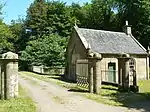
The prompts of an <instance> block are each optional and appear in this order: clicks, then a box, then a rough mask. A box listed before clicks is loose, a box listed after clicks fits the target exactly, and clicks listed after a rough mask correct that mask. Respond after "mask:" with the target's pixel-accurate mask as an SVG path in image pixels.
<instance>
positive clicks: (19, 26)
mask: <svg viewBox="0 0 150 112" xmlns="http://www.w3.org/2000/svg"><path fill="white" fill-rule="evenodd" d="M9 28H10V30H11V32H12V37H13V39H12V40H11V41H12V42H13V45H14V49H15V52H16V53H20V51H22V50H24V49H25V47H26V45H27V44H26V43H27V42H28V37H29V36H28V34H27V33H26V29H25V26H24V20H23V19H21V18H19V19H18V20H12V21H11V25H9Z"/></svg>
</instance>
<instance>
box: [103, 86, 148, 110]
mask: <svg viewBox="0 0 150 112" xmlns="http://www.w3.org/2000/svg"><path fill="white" fill-rule="evenodd" d="M102 91H103V92H102V93H101V94H100V95H101V96H102V97H105V98H107V97H108V98H109V100H112V101H114V102H118V103H119V104H121V106H123V107H127V108H128V109H136V110H139V111H140V112H150V92H147V93H146V92H145V93H134V92H120V91H118V90H117V88H115V87H113V86H111V87H109V86H106V87H105V86H104V87H102Z"/></svg>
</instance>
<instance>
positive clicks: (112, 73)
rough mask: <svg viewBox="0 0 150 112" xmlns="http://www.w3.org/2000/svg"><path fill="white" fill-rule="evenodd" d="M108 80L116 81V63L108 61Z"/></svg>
mask: <svg viewBox="0 0 150 112" xmlns="http://www.w3.org/2000/svg"><path fill="white" fill-rule="evenodd" d="M108 82H116V63H111V62H110V63H108Z"/></svg>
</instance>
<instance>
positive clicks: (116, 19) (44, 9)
mask: <svg viewBox="0 0 150 112" xmlns="http://www.w3.org/2000/svg"><path fill="white" fill-rule="evenodd" d="M0 9H1V7H0ZM0 12H1V10H0ZM126 20H128V21H129V24H130V25H132V34H133V36H134V37H135V38H136V39H137V40H138V41H139V42H140V43H141V44H142V45H143V46H144V47H145V48H147V47H148V46H149V44H150V1H149V0H91V3H85V4H83V5H80V4H79V3H72V4H71V5H66V3H64V2H61V1H46V0H34V2H33V3H32V4H31V5H30V6H29V8H28V9H27V16H26V18H25V19H24V20H22V19H18V20H14V21H12V23H11V25H6V24H4V23H3V20H2V19H1V20H0V53H3V52H6V51H8V50H11V51H15V52H16V53H19V55H20V59H21V60H23V61H27V62H28V63H29V64H36V65H40V64H42V65H45V66H60V65H64V64H65V63H64V62H65V56H64V54H65V49H66V45H67V40H68V39H69V36H70V33H71V30H72V28H73V26H74V24H75V23H76V24H77V25H78V26H79V27H83V28H93V29H101V30H111V31H119V32H122V28H123V26H124V25H125V21H126Z"/></svg>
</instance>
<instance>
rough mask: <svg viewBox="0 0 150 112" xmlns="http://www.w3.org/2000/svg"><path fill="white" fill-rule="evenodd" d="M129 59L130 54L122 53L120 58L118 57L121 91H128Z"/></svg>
mask: <svg viewBox="0 0 150 112" xmlns="http://www.w3.org/2000/svg"><path fill="white" fill-rule="evenodd" d="M129 59H130V56H129V55H128V54H122V56H121V57H120V58H118V67H119V70H118V71H119V74H118V75H119V76H118V83H119V90H121V91H129V89H130V85H129Z"/></svg>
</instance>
